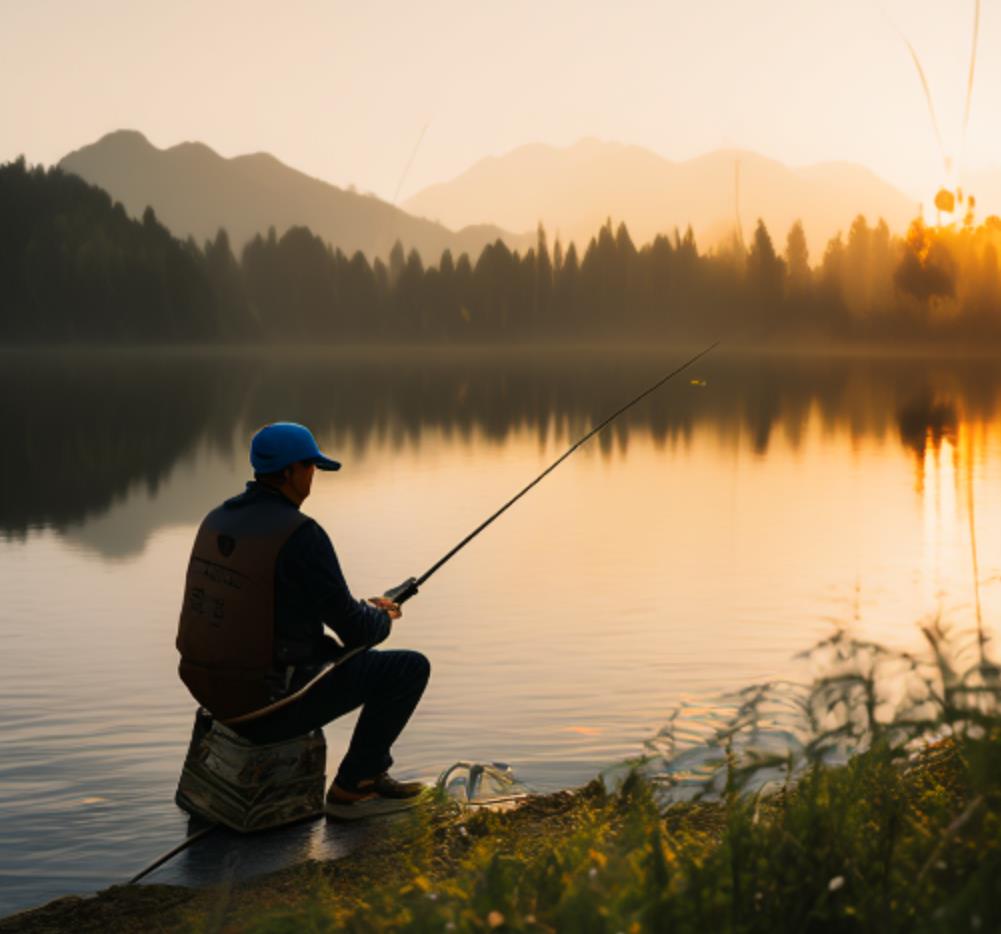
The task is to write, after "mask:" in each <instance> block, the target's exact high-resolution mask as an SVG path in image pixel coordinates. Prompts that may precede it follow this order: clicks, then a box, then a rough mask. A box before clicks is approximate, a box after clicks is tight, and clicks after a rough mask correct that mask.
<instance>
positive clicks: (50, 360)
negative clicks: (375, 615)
mask: <svg viewBox="0 0 1001 934" xmlns="http://www.w3.org/2000/svg"><path fill="white" fill-rule="evenodd" d="M683 357H684V354H683V353H682V352H681V351H678V352H672V353H657V354H653V353H651V354H639V355H617V354H598V353H594V354H579V353H578V354H572V353H558V354H545V353H542V352H534V351H525V352H521V353H510V352H508V353H497V354H489V353H486V352H482V353H475V354H469V353H457V352H453V353H445V352H438V353H428V352H422V353H419V354H418V353H407V352H405V351H402V350H399V351H386V352H382V353H377V352H374V351H366V352H364V353H361V354H354V355H351V356H348V355H346V354H345V355H340V356H322V355H313V356H301V355H300V356H293V355H291V354H289V355H271V356H269V357H267V358H257V357H254V356H252V355H249V354H232V355H216V356H213V355H209V354H204V355H197V354H195V355H188V356H185V355H173V356H171V355H159V356H156V355H149V356H146V355H139V356H136V355H131V356H129V355H120V356H115V355H111V354H108V355H98V356H88V357H84V356H81V355H75V356H70V355H63V356H55V357H53V356H41V355H40V356H37V357H36V356H31V355H27V354H25V355H21V356H10V357H8V358H7V359H6V360H5V361H4V365H3V366H2V367H0V389H2V391H3V393H2V397H0V399H2V401H0V415H2V418H3V424H4V426H5V430H4V440H5V442H6V444H5V450H6V456H5V457H4V458H2V459H0V465H2V466H0V472H2V476H0V528H2V529H3V531H4V532H6V533H7V534H21V533H23V532H24V531H25V530H26V529H28V528H30V527H32V526H37V525H53V526H55V527H57V528H63V527H66V526H67V525H70V524H72V523H75V522H79V521H81V520H84V519H86V518H87V517H89V516H93V515H95V514H98V513H101V512H103V511H106V510H107V509H108V508H109V506H110V505H111V504H112V502H113V501H114V499H115V498H116V496H120V495H121V494H123V493H124V492H125V490H127V489H128V488H129V487H130V486H133V485H134V484H136V483H144V484H146V485H147V486H148V487H149V488H150V489H151V490H153V491H155V490H156V488H157V486H158V484H160V483H162V482H163V481H164V480H165V479H166V478H167V476H168V475H169V474H170V472H171V470H172V469H173V468H174V466H175V465H177V464H178V463H179V462H180V461H181V460H182V459H183V458H185V457H190V456H192V455H193V454H194V453H195V452H196V451H197V450H199V449H200V447H201V446H203V445H210V446H213V447H215V448H216V449H218V450H220V451H222V452H224V453H235V454H237V456H238V458H239V459H240V460H242V459H243V457H244V454H243V452H242V451H241V452H233V451H232V444H233V439H234V438H238V439H246V438H249V436H250V434H251V432H252V431H253V430H254V429H255V428H256V427H257V426H259V425H261V424H264V423H265V422H268V421H273V420H276V419H294V420H297V421H302V422H305V423H307V424H309V425H310V426H311V427H313V428H314V430H316V431H317V432H318V433H321V434H322V435H324V436H325V438H326V439H330V443H332V444H340V445H344V444H345V443H346V442H349V441H350V442H351V444H352V446H354V447H357V448H361V449H364V448H365V447H366V446H368V445H370V444H384V443H388V444H389V445H390V446H391V447H399V446H402V445H404V444H415V443H419V441H420V438H421V435H422V432H424V431H426V430H428V429H434V430H437V431H439V432H441V433H442V434H443V435H444V436H446V437H454V438H459V439H466V440H468V439H470V438H472V437H473V435H474V434H478V435H480V436H483V437H485V438H487V439H488V440H490V441H495V442H501V441H503V440H504V439H505V438H507V437H508V436H509V435H511V434H512V433H514V432H522V431H526V430H528V431H531V432H533V433H534V434H535V435H537V436H538V438H539V439H540V441H542V440H545V439H547V438H553V437H555V439H556V440H557V441H559V442H563V443H569V441H570V440H572V439H573V438H574V437H576V436H578V435H580V434H582V433H583V432H584V431H586V430H587V429H588V428H589V427H590V426H591V425H592V424H594V423H595V422H596V421H599V420H600V419H602V418H604V417H605V416H606V415H608V413H609V412H610V411H612V410H613V409H615V408H616V407H617V406H618V405H620V404H621V403H622V402H623V401H624V400H625V399H628V398H630V397H631V396H632V395H634V394H635V393H636V392H638V391H639V390H640V389H642V388H643V387H644V386H646V385H648V384H650V383H652V382H654V381H655V380H657V379H658V378H659V377H660V376H662V375H663V373H664V372H665V371H667V370H669V369H671V368H672V367H673V366H674V365H676V364H677V363H678V362H679V360H680V359H683ZM697 369H698V371H697V372H692V373H688V372H686V373H685V374H683V375H682V376H680V377H679V378H678V379H677V380H676V381H675V382H673V383H672V384H669V385H668V386H667V387H665V388H664V389H663V390H662V391H661V392H659V393H658V394H657V395H655V396H653V397H651V398H650V399H648V400H645V401H644V402H643V403H641V404H640V405H639V406H637V407H636V408H635V409H633V410H631V411H630V412H628V413H627V414H626V415H625V416H624V417H623V419H622V421H621V423H616V424H615V425H614V426H613V427H612V430H610V431H608V432H606V433H603V435H602V436H600V438H599V439H596V441H597V442H598V443H599V444H600V445H601V448H602V450H603V451H605V452H606V453H609V452H612V451H613V450H617V451H618V450H626V449H627V447H628V442H629V436H630V431H631V430H632V431H635V430H642V431H644V432H645V433H648V434H649V435H650V436H651V437H652V439H653V441H654V443H655V444H657V445H663V444H665V443H670V442H674V441H681V442H685V441H687V439H688V438H689V437H690V436H691V434H692V432H693V430H694V429H695V428H696V427H697V426H698V427H709V428H711V429H712V430H714V431H715V432H716V433H717V434H718V435H719V436H720V437H721V438H724V439H732V440H733V443H738V442H737V440H736V439H738V438H741V439H744V440H743V441H742V442H741V443H750V444H751V445H752V447H753V449H754V450H755V451H756V452H758V453H761V454H763V453H766V452H767V450H768V447H769V444H770V443H771V441H772V439H773V438H774V437H775V432H776V431H780V432H782V434H783V435H784V436H785V437H786V438H787V439H788V440H789V443H791V444H792V445H793V446H794V447H795V446H798V445H799V443H800V440H801V435H802V431H803V428H804V426H805V425H806V424H807V421H808V419H809V418H810V417H811V415H813V414H816V416H817V417H818V418H819V421H820V424H821V425H822V426H823V429H824V430H825V431H827V432H834V431H838V432H842V431H847V432H848V433H849V434H850V435H851V436H852V437H853V438H860V437H869V436H875V437H879V438H883V437H886V436H888V435H890V436H899V437H900V438H901V440H902V441H903V443H904V444H913V440H912V435H913V433H914V432H913V431H912V430H911V429H910V428H908V427H906V425H905V422H904V421H901V418H903V417H904V416H906V418H907V419H910V418H911V416H910V415H909V414H907V413H909V411H910V410H909V409H908V408H907V406H908V405H909V404H910V403H911V402H912V401H913V400H915V399H923V398H932V397H929V396H928V395H927V394H928V393H929V391H930V390H929V387H934V390H935V393H942V394H945V395H947V396H948V398H954V399H957V400H960V401H961V403H962V411H963V412H964V414H965V415H966V416H967V417H970V418H978V419H980V420H983V421H987V420H990V419H992V418H993V417H994V416H995V409H996V403H997V398H998V389H999V382H1001V376H998V375H996V374H995V372H994V368H993V367H992V365H991V363H990V361H987V360H985V361H983V362H982V363H978V362H971V361H969V360H967V361H962V362H959V361H957V362H956V363H955V364H948V363H943V364H934V365H932V364H929V363H928V362H927V361H924V362H922V361H917V360H907V359H894V360H891V359H886V358H881V359H876V358H869V359H865V358H854V359H845V358H840V359H838V358H823V359H821V358H804V357H794V356H784V355H775V356H769V357H761V356H758V357H751V356H739V355H731V356H726V355H724V354H720V353H717V355H716V356H715V357H710V358H707V359H706V360H705V361H703V362H702V363H700V364H699V366H698V368H697ZM691 376H697V377H700V378H703V379H705V380H706V381H707V385H706V386H705V387H695V386H691V385H690V384H689V382H688V379H689V378H690V377H691ZM915 417H918V420H919V421H921V419H920V413H918V414H917V415H916V416H915ZM906 424H907V425H909V424H910V421H907V422H906ZM923 424H925V423H923ZM915 430H916V431H923V430H924V427H923V426H919V428H918V429H915ZM240 443H242V442H240ZM168 518H169V517H165V520H166V519H168Z"/></svg>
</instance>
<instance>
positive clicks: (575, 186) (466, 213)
mask: <svg viewBox="0 0 1001 934" xmlns="http://www.w3.org/2000/svg"><path fill="white" fill-rule="evenodd" d="M59 165H60V166H61V167H62V168H63V169H64V170H65V171H68V172H73V173H75V174H77V175H79V176H81V177H82V178H84V179H85V180H86V181H88V182H90V183H92V184H96V185H99V186H100V187H102V188H104V189H105V190H107V191H108V192H109V193H110V194H111V195H112V197H114V198H115V199H116V200H119V201H121V202H122V203H123V204H124V205H125V208H126V210H127V211H128V212H129V213H130V214H132V215H134V216H136V217H138V216H141V214H142V213H143V211H144V210H145V208H146V206H147V205H151V206H152V207H153V209H154V211H155V212H156V214H157V216H158V218H159V219H160V220H161V221H162V222H163V223H164V224H166V226H167V227H168V228H169V229H170V230H171V231H172V232H173V233H174V234H175V235H176V236H179V237H187V236H189V235H190V236H192V237H194V238H195V240H196V241H199V242H201V241H204V240H205V239H208V238H210V237H214V236H215V234H216V232H217V231H218V229H219V228H220V227H225V228H226V230H227V231H228V232H229V235H230V240H231V242H232V243H233V246H234V249H235V250H237V251H239V249H240V248H241V247H242V246H243V244H244V243H245V242H246V241H247V240H249V239H250V238H251V237H253V236H254V235H255V234H257V233H266V231H267V230H268V228H269V227H271V226H274V227H275V228H276V230H277V232H278V234H279V235H281V234H282V233H283V232H284V231H285V230H286V229H288V228H289V227H291V226H293V225H303V226H307V227H309V228H310V229H311V230H312V231H313V232H314V233H316V234H318V235H319V236H320V237H322V238H323V239H324V240H325V241H327V242H328V243H330V244H331V245H332V246H334V247H337V248H340V249H341V250H343V251H344V252H345V253H347V254H349V255H350V254H352V253H353V252H354V251H356V250H361V251H362V252H363V253H365V254H366V255H368V256H370V257H373V256H381V257H386V256H387V255H388V253H389V251H390V250H391V248H392V246H393V244H394V243H395V242H396V241H397V240H399V241H400V242H402V243H403V245H404V247H405V248H407V249H410V248H411V247H413V248H416V249H417V250H418V252H419V253H420V254H421V256H422V258H423V259H424V260H425V262H428V263H435V262H437V259H438V257H439V256H440V255H441V252H442V251H443V250H444V249H446V248H448V249H451V250H452V252H453V253H454V254H455V255H458V254H459V253H463V252H466V253H469V254H470V256H471V257H473V259H474V260H475V258H476V257H477V256H478V255H479V253H480V251H481V250H482V249H483V247H484V246H485V245H486V244H487V243H490V242H493V241H494V240H496V239H498V238H500V239H503V240H504V242H505V243H507V244H508V246H510V247H511V248H512V249H520V250H524V249H526V248H527V247H528V245H529V244H531V243H532V242H534V238H535V235H534V228H535V227H536V225H537V224H538V223H539V222H540V221H541V222H542V223H543V224H544V225H545V227H546V229H547V231H548V233H549V236H550V240H552V239H553V237H554V236H555V235H556V234H559V236H560V237H561V239H562V240H563V241H564V244H565V243H566V242H568V241H569V240H574V241H576V243H577V244H578V247H579V248H583V247H585V246H586V245H587V242H588V241H589V240H590V238H591V237H592V236H594V234H595V233H596V232H597V230H598V229H599V228H600V226H601V225H602V224H603V223H605V221H606V219H608V218H611V219H612V220H613V222H615V223H618V222H619V221H624V222H625V223H626V225H627V226H628V228H629V231H630V233H631V234H632V237H633V240H634V242H636V243H637V244H641V243H645V242H648V241H649V240H651V239H652V238H653V237H654V236H655V235H656V234H658V233H670V232H671V231H672V230H674V229H675V228H678V229H680V230H683V229H684V228H685V227H687V226H688V225H691V226H692V228H693V230H694V232H695V236H696V240H697V241H698V243H699V245H700V246H701V247H703V248H705V247H712V246H713V245H715V244H718V243H720V242H722V241H724V240H726V239H728V238H731V237H732V236H733V234H734V233H735V231H736V230H737V224H738V218H739V225H740V231H741V235H742V236H743V238H744V239H745V240H747V239H749V238H750V236H751V233H752V231H753V227H754V224H755V223H756V221H757V219H758V218H761V219H762V220H764V222H765V223H766V225H767V226H768V229H769V231H770V232H771V234H772V237H773V239H774V240H775V241H776V246H777V247H778V248H781V246H782V244H783V242H784V238H785V235H786V232H787V231H788V229H789V227H790V226H791V225H792V224H793V223H794V222H795V221H796V220H801V221H802V222H803V226H804V229H805V231H806V235H807V241H808V244H809V246H810V250H811V254H812V258H813V261H814V262H817V261H819V259H820V256H821V254H822V252H823V250H824V248H825V246H826V245H827V242H828V241H829V239H830V238H831V237H833V236H834V235H836V234H837V233H838V232H839V231H844V232H847V230H848V228H849V226H850V225H851V223H852V220H853V219H854V218H855V216H856V215H858V214H863V215H865V216H866V217H867V218H868V219H869V221H870V222H872V223H875V221H876V220H877V219H879V218H883V219H885V220H886V221H887V223H888V224H889V225H890V227H891V229H893V230H896V231H903V230H904V229H905V228H906V226H907V224H908V223H909V222H910V220H911V219H912V218H913V217H914V216H915V215H916V213H917V210H918V206H917V204H916V203H915V202H914V200H912V199H911V198H909V197H908V196H907V195H905V194H903V193H902V192H900V191H899V190H897V189H896V188H894V187H893V186H892V185H890V184H889V183H887V182H885V181H884V180H882V179H881V178H879V177H878V176H877V175H875V174H874V173H873V172H871V171H869V170H868V169H866V168H863V167H861V166H859V165H854V164H850V163H844V162H827V163H818V164H816V165H811V166H805V167H790V166H786V165H783V164H782V163H780V162H777V161H775V160H772V159H767V158H765V157H763V156H760V155H758V154H756V153H753V152H747V151H741V150H718V151H715V152H711V153H708V154H706V155H703V156H699V157H697V158H694V159H690V160H687V161H684V162H672V161H670V160H668V159H665V158H663V157H661V156H659V155H657V154H656V153H653V152H651V151H650V150H647V149H643V148H642V147H639V146H629V145H624V144H620V143H611V142H602V141H599V140H594V139H586V140H581V141H580V142H578V143H575V144H574V145H572V146H567V147H562V148H560V147H554V146H549V145H542V144H532V145H528V146H522V147H519V148H517V149H514V150H512V151H511V152H509V153H507V154H506V155H503V156H499V157H491V158H487V159H483V160H481V161H480V162H477V163H476V164H475V165H473V166H472V167H471V168H470V169H468V170H467V171H465V172H463V173H462V174H460V175H459V176H457V177H456V178H454V179H452V180H451V181H447V182H442V183H440V184H436V185H432V186H430V187H429V188H426V189H424V190H423V191H421V192H419V193H418V194H416V195H414V196H413V197H411V198H410V199H408V200H407V201H406V202H405V203H404V205H403V206H402V209H401V208H398V207H396V206H394V205H391V204H388V203H387V202H385V201H382V200H380V199H379V198H377V197H375V196H374V195H367V194H358V193H357V192H355V191H353V190H344V189H342V188H338V187H337V186H335V185H331V184H329V183H327V182H324V181H321V180H319V179H316V178H312V177H310V176H308V175H305V174H304V173H302V172H299V171H297V170H295V169H293V168H291V167H289V166H287V165H285V164H284V163H282V162H280V161H279V160H278V159H276V158H275V157H274V156H271V155H268V154H266V153H254V154H250V155H243V156H236V157H234V158H224V157H223V156H221V155H219V154H218V153H216V152H214V151H213V150H212V149H210V148H209V147H208V146H206V145H205V144H203V143H197V142H195V143H181V144H179V145H176V146H172V147H170V148H168V149H158V148H157V147H155V146H153V145H152V144H151V143H150V142H149V141H148V140H147V139H146V138H145V137H144V136H143V135H142V134H141V133H138V132H136V131H134V130H119V131H117V132H114V133H109V134H108V135H106V136H104V137H103V138H101V139H100V140H98V141H97V142H96V143H93V144H91V145H89V146H84V147H83V148H81V149H78V150H76V151H75V152H72V153H70V154H69V155H67V156H66V157H64V158H63V159H62V160H61V161H60V163H59Z"/></svg>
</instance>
